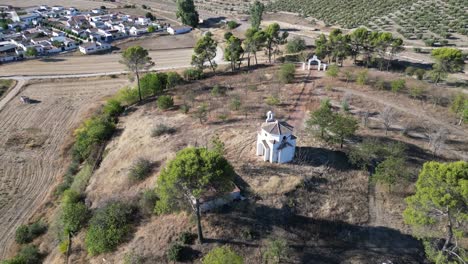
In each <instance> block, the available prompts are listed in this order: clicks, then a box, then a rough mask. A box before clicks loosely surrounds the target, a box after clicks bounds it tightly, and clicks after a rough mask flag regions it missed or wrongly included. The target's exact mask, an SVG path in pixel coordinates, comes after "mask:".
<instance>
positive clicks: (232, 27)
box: [227, 20, 239, 29]
mask: <svg viewBox="0 0 468 264" xmlns="http://www.w3.org/2000/svg"><path fill="white" fill-rule="evenodd" d="M238 25H239V24H237V22H236V21H232V20H231V21H229V22H227V26H228V28H229V29H235V28H236V27H237V26H238Z"/></svg>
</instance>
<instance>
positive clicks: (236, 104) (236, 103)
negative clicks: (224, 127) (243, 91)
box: [230, 96, 242, 111]
mask: <svg viewBox="0 0 468 264" xmlns="http://www.w3.org/2000/svg"><path fill="white" fill-rule="evenodd" d="M241 105H242V103H241V100H240V98H239V96H234V97H233V98H232V99H231V103H230V107H231V109H232V110H234V111H238V110H239V109H240V107H241Z"/></svg>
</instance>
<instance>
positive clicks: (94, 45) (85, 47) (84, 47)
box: [79, 41, 112, 54]
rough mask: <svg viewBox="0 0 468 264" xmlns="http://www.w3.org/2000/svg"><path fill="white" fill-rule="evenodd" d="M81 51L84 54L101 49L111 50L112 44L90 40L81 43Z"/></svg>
mask: <svg viewBox="0 0 468 264" xmlns="http://www.w3.org/2000/svg"><path fill="white" fill-rule="evenodd" d="M79 48H80V51H81V53H83V54H92V53H96V52H100V51H105V50H110V49H111V48H112V46H111V45H110V44H107V43H105V42H98V41H96V42H88V43H83V44H81V45H80V47H79Z"/></svg>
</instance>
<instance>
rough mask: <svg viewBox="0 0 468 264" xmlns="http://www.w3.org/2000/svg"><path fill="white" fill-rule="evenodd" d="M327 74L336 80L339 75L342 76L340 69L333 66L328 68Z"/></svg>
mask: <svg viewBox="0 0 468 264" xmlns="http://www.w3.org/2000/svg"><path fill="white" fill-rule="evenodd" d="M326 74H327V76H329V77H332V78H336V77H338V74H340V68H339V67H338V65H336V64H332V65H330V66H329V67H328V69H327V72H326Z"/></svg>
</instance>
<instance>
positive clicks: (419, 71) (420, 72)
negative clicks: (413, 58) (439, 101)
mask: <svg viewBox="0 0 468 264" xmlns="http://www.w3.org/2000/svg"><path fill="white" fill-rule="evenodd" d="M414 74H415V75H416V77H417V78H418V80H422V79H423V78H424V75H426V71H425V70H424V69H417V70H416V71H415V72H414Z"/></svg>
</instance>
